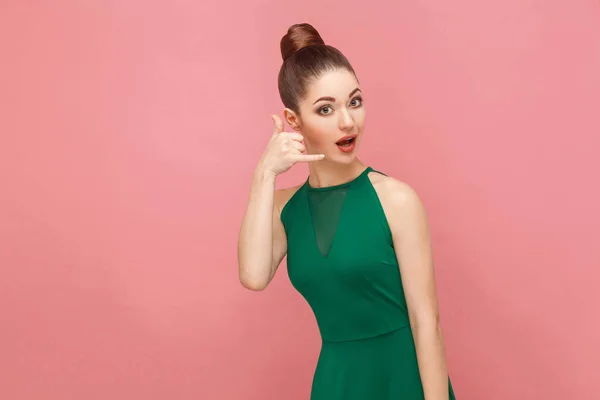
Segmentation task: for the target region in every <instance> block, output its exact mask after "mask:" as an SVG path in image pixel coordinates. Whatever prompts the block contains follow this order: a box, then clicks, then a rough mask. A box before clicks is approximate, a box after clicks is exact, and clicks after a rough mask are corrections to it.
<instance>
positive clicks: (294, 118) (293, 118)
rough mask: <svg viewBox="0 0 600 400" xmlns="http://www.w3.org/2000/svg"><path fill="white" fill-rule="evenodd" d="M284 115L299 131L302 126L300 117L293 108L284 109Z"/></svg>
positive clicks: (293, 127) (290, 124) (294, 128)
mask: <svg viewBox="0 0 600 400" xmlns="http://www.w3.org/2000/svg"><path fill="white" fill-rule="evenodd" d="M283 117H284V118H285V121H286V122H287V123H288V124H289V126H291V127H292V129H293V130H295V131H299V130H300V127H301V125H302V124H301V121H300V117H299V116H298V115H297V114H296V113H295V112H294V111H292V110H291V109H289V108H286V109H284V110H283Z"/></svg>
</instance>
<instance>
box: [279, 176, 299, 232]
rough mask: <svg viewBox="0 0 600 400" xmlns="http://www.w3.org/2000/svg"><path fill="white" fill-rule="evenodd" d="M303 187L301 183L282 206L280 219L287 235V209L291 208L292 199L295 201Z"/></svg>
mask: <svg viewBox="0 0 600 400" xmlns="http://www.w3.org/2000/svg"><path fill="white" fill-rule="evenodd" d="M303 187H304V185H301V186H300V187H299V188H298V189H296V191H295V192H294V194H293V195H291V196H290V198H289V199H288V201H286V202H285V204H284V205H283V207H282V208H281V212H280V213H279V220H280V221H281V223H282V225H283V228H284V229H285V233H286V235H287V234H288V233H289V232H288V227H287V222H286V219H287V218H286V215H287V211H288V209H289V208H290V203H291V202H292V201H294V199H295V197H296V196H297V195H298V192H300V191H301V190H302V188H303Z"/></svg>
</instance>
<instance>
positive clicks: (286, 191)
mask: <svg viewBox="0 0 600 400" xmlns="http://www.w3.org/2000/svg"><path fill="white" fill-rule="evenodd" d="M301 186H302V185H301V184H300V185H296V186H291V187H288V188H282V189H277V190H275V195H274V198H273V205H274V208H275V210H277V214H281V210H283V207H285V205H286V204H287V202H288V201H290V199H291V198H292V196H294V194H296V192H297V191H298V189H300V187H301Z"/></svg>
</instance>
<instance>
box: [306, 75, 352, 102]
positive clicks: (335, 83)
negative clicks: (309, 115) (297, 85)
mask: <svg viewBox="0 0 600 400" xmlns="http://www.w3.org/2000/svg"><path fill="white" fill-rule="evenodd" d="M359 87H360V85H359V84H358V81H357V80H356V77H355V76H354V74H353V73H352V72H350V71H347V70H345V69H338V70H335V71H327V72H325V73H323V74H322V75H320V76H319V77H318V78H317V79H315V80H314V81H312V82H311V84H310V85H309V87H308V90H307V93H306V99H307V100H309V101H310V100H312V101H314V100H316V99H318V98H319V97H323V96H330V97H335V99H336V100H345V99H347V98H348V95H349V94H350V92H352V91H353V90H354V89H356V88H359Z"/></svg>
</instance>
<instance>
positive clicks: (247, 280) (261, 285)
mask: <svg viewBox="0 0 600 400" xmlns="http://www.w3.org/2000/svg"><path fill="white" fill-rule="evenodd" d="M240 283H241V284H242V286H243V287H245V288H246V289H248V290H252V291H254V292H260V291H263V290H265V289H266V288H267V285H268V284H269V282H268V281H265V280H264V279H257V278H252V277H249V276H246V275H245V274H240Z"/></svg>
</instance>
